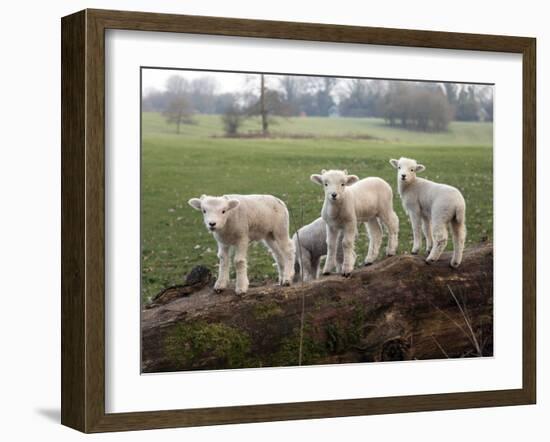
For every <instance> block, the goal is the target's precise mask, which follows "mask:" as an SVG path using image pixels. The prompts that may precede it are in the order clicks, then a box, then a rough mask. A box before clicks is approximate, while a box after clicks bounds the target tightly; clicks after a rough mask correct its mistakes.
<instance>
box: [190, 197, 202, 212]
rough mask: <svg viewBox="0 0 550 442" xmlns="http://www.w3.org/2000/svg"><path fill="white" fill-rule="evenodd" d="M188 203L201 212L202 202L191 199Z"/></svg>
mask: <svg viewBox="0 0 550 442" xmlns="http://www.w3.org/2000/svg"><path fill="white" fill-rule="evenodd" d="M187 203H188V204H189V205H190V206H191V207H192V208H193V209H195V210H201V200H200V199H198V198H191V199H190V200H189V201H187Z"/></svg>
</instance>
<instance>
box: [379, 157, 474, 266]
mask: <svg viewBox="0 0 550 442" xmlns="http://www.w3.org/2000/svg"><path fill="white" fill-rule="evenodd" d="M390 164H391V165H392V166H393V167H394V168H395V169H397V187H398V189H399V195H400V196H401V200H402V203H403V208H404V209H405V211H406V212H407V213H408V214H409V217H410V219H411V225H412V230H413V248H412V253H413V254H417V253H418V251H419V250H420V247H421V246H422V236H421V232H420V231H421V229H422V232H423V233H424V236H425V238H426V252H427V253H429V254H428V257H427V258H426V262H427V263H428V264H429V263H432V262H435V261H437V260H438V259H439V257H440V256H441V253H442V252H443V251H444V250H445V247H446V246H447V237H448V232H447V224H448V225H450V227H451V233H452V237H453V248H454V250H453V256H452V258H451V263H450V264H451V267H454V268H457V267H458V266H459V265H460V263H461V262H462V252H463V251H464V241H465V240H466V203H465V201H464V197H463V196H462V194H461V193H460V191H459V190H458V189H456V188H455V187H452V186H448V185H446V184H439V183H434V182H433V181H429V180H426V179H423V178H418V177H417V176H416V174H417V173H418V172H422V171H424V170H425V169H426V168H425V167H424V166H423V165H422V164H417V163H416V160H412V159H409V158H400V159H399V160H395V159H391V160H390Z"/></svg>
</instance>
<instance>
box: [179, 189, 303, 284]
mask: <svg viewBox="0 0 550 442" xmlns="http://www.w3.org/2000/svg"><path fill="white" fill-rule="evenodd" d="M189 205H190V206H191V207H193V208H194V209H196V210H201V211H202V213H203V218H204V224H205V225H206V228H207V229H208V230H209V231H210V232H212V234H213V235H214V238H216V241H217V242H218V258H219V260H220V268H219V274H218V279H217V281H216V283H215V285H214V289H215V290H216V291H217V292H220V291H222V290H223V289H225V288H226V287H227V285H228V283H229V251H230V248H232V247H233V248H234V249H235V256H234V263H235V273H236V278H237V281H236V284H235V292H236V293H237V294H242V293H246V291H247V290H248V275H247V269H246V267H247V254H248V245H249V243H250V241H262V242H263V243H264V244H265V245H266V246H267V247H268V248H269V250H270V251H271V252H272V254H273V257H274V258H275V262H276V263H277V268H278V271H279V283H280V284H281V285H290V283H291V281H292V278H293V276H294V244H293V243H292V241H291V240H290V238H289V234H288V224H289V217H288V210H287V208H286V205H285V203H283V202H282V201H281V200H280V199H278V198H275V197H274V196H271V195H224V196H221V197H214V196H206V195H202V196H201V197H200V199H199V198H192V199H190V200H189Z"/></svg>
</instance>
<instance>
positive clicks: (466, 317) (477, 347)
mask: <svg viewBox="0 0 550 442" xmlns="http://www.w3.org/2000/svg"><path fill="white" fill-rule="evenodd" d="M447 288H448V289H449V291H450V292H451V295H452V296H453V299H454V300H455V302H456V305H458V308H459V309H460V312H461V313H462V316H463V318H464V322H465V323H466V326H467V327H468V330H470V333H471V335H472V338H473V341H474V345H475V347H476V350H477V353H478V354H479V356H483V354H482V353H481V348H480V347H479V342H477V338H476V334H475V333H474V330H473V329H472V324H470V321H469V320H468V316H467V315H466V313H465V312H464V309H463V308H462V306H461V305H460V302H458V299H456V296H455V294H454V292H453V290H452V289H451V287H450V286H449V284H447Z"/></svg>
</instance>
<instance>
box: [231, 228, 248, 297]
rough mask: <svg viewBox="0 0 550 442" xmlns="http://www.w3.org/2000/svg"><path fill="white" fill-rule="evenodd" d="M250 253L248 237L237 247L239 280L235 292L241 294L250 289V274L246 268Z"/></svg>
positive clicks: (235, 257) (236, 262) (236, 263)
mask: <svg viewBox="0 0 550 442" xmlns="http://www.w3.org/2000/svg"><path fill="white" fill-rule="evenodd" d="M247 255H248V239H246V240H243V241H241V242H239V243H238V244H237V246H236V247H235V256H234V258H233V259H234V261H235V273H236V274H237V281H236V283H235V293H237V295H241V294H243V293H246V292H247V290H248V274H247V270H246V265H247V263H246V260H247Z"/></svg>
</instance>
